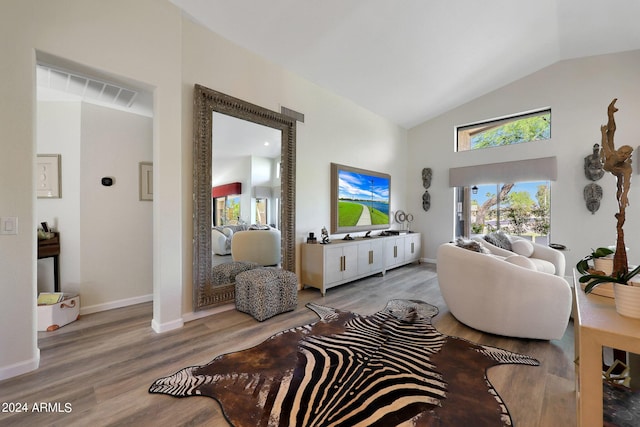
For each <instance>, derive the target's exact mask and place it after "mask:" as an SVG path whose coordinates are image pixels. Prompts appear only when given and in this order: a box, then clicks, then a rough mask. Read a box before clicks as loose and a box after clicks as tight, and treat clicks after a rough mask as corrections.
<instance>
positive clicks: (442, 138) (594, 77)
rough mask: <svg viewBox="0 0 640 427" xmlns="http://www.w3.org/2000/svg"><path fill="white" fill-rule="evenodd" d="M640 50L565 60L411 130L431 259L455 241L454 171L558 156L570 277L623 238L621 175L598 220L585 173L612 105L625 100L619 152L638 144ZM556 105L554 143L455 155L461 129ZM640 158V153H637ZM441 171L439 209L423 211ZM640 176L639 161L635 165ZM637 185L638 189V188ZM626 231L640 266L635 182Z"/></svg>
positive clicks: (610, 183)
mask: <svg viewBox="0 0 640 427" xmlns="http://www.w3.org/2000/svg"><path fill="white" fill-rule="evenodd" d="M639 70H640V51H631V52H626V53H620V54H614V55H602V56H595V57H589V58H582V59H575V60H568V61H562V62H559V63H557V64H555V65H552V66H550V67H547V68H545V69H542V70H540V71H538V72H536V73H534V74H531V75H530V76H527V77H525V78H523V79H521V80H518V81H516V82H514V83H512V84H509V85H507V86H505V87H503V88H501V89H499V90H496V91H494V92H491V93H489V94H487V95H485V96H482V97H480V98H478V99H476V100H474V101H472V102H469V103H467V104H465V105H463V106H461V107H459V108H456V109H454V110H451V111H449V112H447V113H446V114H443V115H441V116H439V117H437V118H435V119H433V120H429V121H427V122H425V123H423V124H421V125H419V126H416V127H415V128H413V129H411V130H410V131H409V153H410V157H409V172H408V173H409V180H408V182H407V188H408V192H409V194H413V195H415V197H410V198H409V200H411V202H412V204H411V206H410V209H411V210H412V211H413V212H416V213H417V215H415V228H416V229H417V230H419V231H422V232H423V233H424V235H425V238H424V243H425V244H424V250H423V255H424V256H425V257H426V258H429V259H435V257H436V250H437V248H438V246H439V245H440V244H441V243H443V242H447V241H450V240H452V239H453V238H454V237H455V236H454V235H453V233H454V223H453V210H454V203H453V200H454V199H453V190H452V189H451V188H449V186H448V181H449V175H448V174H449V168H450V167H459V166H469V165H476V164H483V163H494V162H498V161H509V160H517V159H529V158H538V157H547V156H556V157H557V159H558V167H559V171H558V180H557V181H555V182H552V183H551V228H552V230H551V240H552V241H553V242H558V243H563V244H565V245H566V246H567V247H568V248H569V251H567V252H566V253H565V255H566V257H567V273H568V274H571V268H572V267H573V266H574V265H575V264H576V262H577V261H578V260H579V259H580V258H582V257H583V256H584V255H586V254H587V253H589V252H590V248H595V247H598V246H604V245H613V244H615V240H616V219H615V218H614V214H615V213H616V212H617V202H616V198H615V178H614V177H613V176H612V175H611V174H606V175H605V176H604V177H603V178H602V179H601V180H600V181H598V182H597V183H598V184H599V185H601V186H602V187H603V191H604V197H603V200H602V202H601V205H600V210H599V211H597V212H596V213H595V214H594V215H592V214H591V213H590V212H589V211H588V210H587V208H586V206H585V202H584V200H583V194H582V191H583V188H584V186H585V185H587V184H588V183H590V181H588V180H587V179H586V177H585V175H584V169H583V162H584V157H585V156H587V155H589V154H591V152H592V147H593V144H595V143H600V138H601V135H600V126H601V125H602V124H605V123H606V122H607V106H608V104H609V103H610V102H611V100H612V99H613V98H616V97H617V98H618V102H617V104H616V105H617V106H618V107H619V109H620V111H619V112H618V113H616V116H615V117H616V123H617V126H618V128H617V132H616V135H615V141H616V147H619V146H620V145H624V144H628V145H631V146H633V147H637V146H638V142H639V141H640V140H639V139H638V134H640V122H639V121H638V117H640V72H639ZM547 106H548V107H551V110H552V111H551V114H552V116H551V121H552V129H551V139H550V140H549V141H544V142H530V143H526V144H519V145H515V146H511V147H499V148H492V149H485V150H478V151H468V152H460V153H454V151H453V147H454V139H453V138H454V127H455V126H456V125H461V124H466V123H470V122H475V121H479V120H485V119H491V118H494V117H500V116H505V115H508V114H512V113H517V112H522V111H528V110H532V109H536V108H540V107H547ZM634 156H635V157H636V158H640V152H636V153H634ZM424 167H431V168H432V169H433V180H432V185H431V188H430V189H429V193H430V194H431V209H430V210H429V211H428V212H424V211H423V210H422V209H421V207H420V204H419V203H420V194H422V192H423V191H424V189H423V188H422V187H421V182H420V179H419V177H420V171H421V170H422V168H424ZM634 169H635V171H634V178H635V177H636V176H637V174H638V169H639V167H638V161H637V160H636V161H634ZM634 184H635V185H634ZM629 199H630V206H629V207H628V208H627V221H626V224H625V226H624V230H625V235H626V245H627V246H628V247H629V248H630V251H629V261H630V263H636V264H637V263H638V262H640V244H639V243H638V241H637V239H635V236H637V235H638V234H639V233H640V220H639V219H638V218H640V183H637V182H636V183H632V185H631V192H630V195H629Z"/></svg>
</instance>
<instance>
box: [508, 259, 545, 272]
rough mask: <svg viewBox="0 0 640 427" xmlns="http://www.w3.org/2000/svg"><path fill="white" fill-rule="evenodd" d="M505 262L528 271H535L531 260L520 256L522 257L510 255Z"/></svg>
mask: <svg viewBox="0 0 640 427" xmlns="http://www.w3.org/2000/svg"><path fill="white" fill-rule="evenodd" d="M504 260H505V261H506V262H510V263H511V264H515V265H519V266H520V267H524V268H528V269H529V270H534V271H537V270H538V269H537V268H536V265H535V264H534V263H533V261H531V259H529V258H527V257H525V256H522V255H511V256H508V257H506V258H505V259H504Z"/></svg>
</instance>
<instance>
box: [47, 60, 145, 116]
mask: <svg viewBox="0 0 640 427" xmlns="http://www.w3.org/2000/svg"><path fill="white" fill-rule="evenodd" d="M37 78H38V86H40V87H46V88H49V89H54V90H58V91H62V92H66V93H68V94H71V95H75V96H78V97H81V98H82V99H83V100H86V101H89V102H91V101H93V102H97V103H100V104H104V105H116V106H118V107H121V108H131V106H132V105H133V102H134V101H135V99H136V96H138V92H136V91H134V90H131V89H127V88H125V87H122V86H119V85H117V84H115V83H110V82H105V81H101V80H98V79H95V78H91V77H85V76H81V75H79V74H74V73H70V72H68V71H65V70H61V69H58V68H53V67H50V66H48V65H43V64H38V67H37Z"/></svg>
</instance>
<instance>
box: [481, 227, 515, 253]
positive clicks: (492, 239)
mask: <svg viewBox="0 0 640 427" xmlns="http://www.w3.org/2000/svg"><path fill="white" fill-rule="evenodd" d="M484 240H486V241H487V242H489V243H491V244H492V245H494V246H497V247H499V248H501V249H505V250H507V251H510V250H511V240H509V236H507V235H506V234H504V233H503V232H502V231H494V232H491V233H489V234H487V235H485V236H484Z"/></svg>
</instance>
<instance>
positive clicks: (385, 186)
mask: <svg viewBox="0 0 640 427" xmlns="http://www.w3.org/2000/svg"><path fill="white" fill-rule="evenodd" d="M390 202H391V176H390V175H388V174H386V173H380V172H373V171H369V170H365V169H359V168H354V167H350V166H344V165H339V164H336V163H331V232H332V233H351V232H357V231H370V230H381V229H387V228H389V225H390V216H389V206H390Z"/></svg>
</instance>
